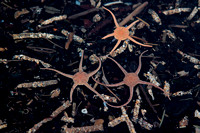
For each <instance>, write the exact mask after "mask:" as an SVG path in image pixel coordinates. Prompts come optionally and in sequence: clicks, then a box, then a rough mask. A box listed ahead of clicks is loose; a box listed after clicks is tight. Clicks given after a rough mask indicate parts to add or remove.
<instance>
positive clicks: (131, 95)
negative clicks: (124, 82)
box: [107, 87, 133, 108]
mask: <svg viewBox="0 0 200 133" xmlns="http://www.w3.org/2000/svg"><path fill="white" fill-rule="evenodd" d="M129 90H130V94H129V95H130V96H129V98H128V101H127V102H126V103H124V104H122V105H120V106H113V105H110V104H108V103H107V104H108V105H109V106H111V107H114V108H121V107H123V106H126V105H127V104H129V103H130V102H131V100H132V98H133V87H129Z"/></svg>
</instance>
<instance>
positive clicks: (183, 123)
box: [179, 116, 189, 128]
mask: <svg viewBox="0 0 200 133" xmlns="http://www.w3.org/2000/svg"><path fill="white" fill-rule="evenodd" d="M188 121H189V120H188V116H185V117H184V118H183V119H182V120H181V121H179V128H186V127H187V126H188Z"/></svg>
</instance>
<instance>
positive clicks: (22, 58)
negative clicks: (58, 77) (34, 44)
mask: <svg viewBox="0 0 200 133" xmlns="http://www.w3.org/2000/svg"><path fill="white" fill-rule="evenodd" d="M13 59H18V60H26V61H31V62H35V63H37V64H39V63H41V64H42V66H43V67H46V68H48V67H51V65H50V64H48V63H45V62H44V61H42V60H39V59H35V58H31V57H29V56H26V55H23V54H20V55H14V56H13Z"/></svg>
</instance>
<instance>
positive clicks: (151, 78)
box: [144, 72, 160, 86]
mask: <svg viewBox="0 0 200 133" xmlns="http://www.w3.org/2000/svg"><path fill="white" fill-rule="evenodd" d="M144 76H145V77H146V78H147V79H148V80H150V82H151V83H153V84H155V85H156V86H160V83H158V81H156V80H157V77H156V76H154V75H153V74H151V73H150V72H147V74H146V73H144Z"/></svg>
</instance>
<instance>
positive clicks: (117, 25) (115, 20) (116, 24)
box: [103, 7, 119, 27]
mask: <svg viewBox="0 0 200 133" xmlns="http://www.w3.org/2000/svg"><path fill="white" fill-rule="evenodd" d="M103 9H105V10H107V11H108V12H109V13H110V14H111V15H112V17H113V19H114V23H115V26H116V27H119V24H118V23H117V19H116V18H115V15H114V14H113V13H112V12H111V11H110V10H109V9H107V8H105V7H103Z"/></svg>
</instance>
